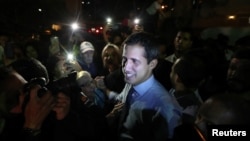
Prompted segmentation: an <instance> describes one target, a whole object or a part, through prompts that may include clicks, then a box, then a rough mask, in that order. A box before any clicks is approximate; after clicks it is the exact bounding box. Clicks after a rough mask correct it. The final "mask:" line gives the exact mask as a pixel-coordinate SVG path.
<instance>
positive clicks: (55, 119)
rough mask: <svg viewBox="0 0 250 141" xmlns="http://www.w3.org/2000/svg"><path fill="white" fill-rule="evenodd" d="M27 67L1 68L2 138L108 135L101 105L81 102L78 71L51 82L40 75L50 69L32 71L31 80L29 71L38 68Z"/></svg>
mask: <svg viewBox="0 0 250 141" xmlns="http://www.w3.org/2000/svg"><path fill="white" fill-rule="evenodd" d="M33 67H35V66H34V65H33ZM36 67H39V65H37V66H36ZM23 69H24V70H20V68H19V70H18V69H17V66H15V67H12V66H9V67H8V68H7V67H4V68H1V69H0V84H1V86H0V90H1V91H0V97H1V98H0V100H1V102H0V103H1V104H0V118H1V120H0V125H1V126H0V131H1V132H0V140H2V141H5V140H14V139H19V140H24V141H27V140H55V141H56V140H64V139H66V140H83V139H85V140H92V139H98V140H101V139H103V138H104V135H102V133H100V131H98V130H103V128H105V121H104V119H105V117H104V115H103V116H102V113H101V111H100V110H99V109H98V108H96V107H95V106H92V105H91V104H89V103H86V104H88V105H86V104H85V103H83V102H82V101H81V99H80V97H81V91H80V90H79V89H77V88H78V85H77V84H76V82H75V81H76V80H75V77H74V75H73V74H74V73H72V74H71V75H69V76H67V77H63V78H60V79H58V80H55V81H52V80H51V81H50V82H48V83H47V82H43V81H46V80H45V79H41V77H42V76H41V75H39V74H41V73H39V71H46V69H45V70H37V69H36V70H37V71H36V73H35V74H30V75H31V76H33V77H34V78H33V79H31V80H29V82H27V81H26V80H25V79H24V78H23V76H25V72H26V74H27V73H29V72H30V71H28V70H35V69H34V68H33V69H32V67H27V66H26V67H25V68H23ZM16 70H18V72H22V74H19V73H17V72H16ZM25 70H26V71H25ZM31 76H30V77H31ZM26 78H28V77H26ZM102 117H103V118H102Z"/></svg>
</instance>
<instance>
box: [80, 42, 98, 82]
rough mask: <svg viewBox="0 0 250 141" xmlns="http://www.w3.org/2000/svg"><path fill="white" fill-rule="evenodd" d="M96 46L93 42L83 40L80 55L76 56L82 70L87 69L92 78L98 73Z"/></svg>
mask: <svg viewBox="0 0 250 141" xmlns="http://www.w3.org/2000/svg"><path fill="white" fill-rule="evenodd" d="M94 54H95V48H94V46H93V44H92V43H91V42H88V41H83V42H82V43H81V45H80V53H79V56H77V57H76V59H77V62H78V64H79V65H80V66H81V68H82V70H86V71H88V72H89V73H90V74H91V77H92V78H95V77H96V76H97V75H98V71H99V70H98V68H97V63H96V62H95V61H96V60H95V58H94Z"/></svg>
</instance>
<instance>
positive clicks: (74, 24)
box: [71, 23, 79, 30]
mask: <svg viewBox="0 0 250 141" xmlns="http://www.w3.org/2000/svg"><path fill="white" fill-rule="evenodd" d="M71 28H72V29H73V30H77V29H78V28H79V26H78V24H77V23H73V24H71Z"/></svg>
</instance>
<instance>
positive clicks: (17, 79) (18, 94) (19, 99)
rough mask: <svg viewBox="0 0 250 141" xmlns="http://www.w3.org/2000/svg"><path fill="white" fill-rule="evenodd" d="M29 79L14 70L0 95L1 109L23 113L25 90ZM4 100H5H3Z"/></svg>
mask: <svg viewBox="0 0 250 141" xmlns="http://www.w3.org/2000/svg"><path fill="white" fill-rule="evenodd" d="M26 83H27V81H26V80H25V79H24V78H23V77H22V76H20V75H19V74H18V73H15V72H13V73H12V74H11V76H10V77H9V78H8V80H6V81H5V84H4V90H3V91H4V93H3V94H2V95H1V96H0V99H1V100H0V102H1V104H0V109H1V110H5V111H6V112H8V113H15V114H18V113H21V112H22V105H23V101H24V97H25V93H24V91H23V87H24V85H25V84H26ZM2 100H3V101H2Z"/></svg>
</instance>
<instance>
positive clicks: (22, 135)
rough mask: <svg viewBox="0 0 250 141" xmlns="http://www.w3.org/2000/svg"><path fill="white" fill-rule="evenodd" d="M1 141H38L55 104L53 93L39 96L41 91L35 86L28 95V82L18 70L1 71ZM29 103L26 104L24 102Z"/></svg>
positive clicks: (2, 68)
mask: <svg viewBox="0 0 250 141" xmlns="http://www.w3.org/2000/svg"><path fill="white" fill-rule="evenodd" d="M0 78H1V79H0V84H1V85H0V97H1V98H0V99H1V102H0V103H1V106H0V117H1V118H2V120H1V126H2V127H1V128H2V129H1V130H0V131H1V132H0V140H1V141H5V140H14V139H19V140H24V141H28V140H35V139H37V138H39V136H40V133H41V128H42V125H43V123H44V121H45V119H46V118H47V116H48V115H49V113H50V112H51V111H52V109H53V107H54V106H55V104H56V102H55V99H54V97H53V96H52V94H51V92H50V91H46V92H44V93H43V96H42V97H38V95H37V92H38V90H39V89H40V88H41V86H39V85H33V86H32V87H31V88H30V89H29V94H28V95H27V93H25V91H24V89H23V88H24V85H25V84H26V83H27V81H26V80H24V78H23V77H22V76H21V75H20V74H18V73H17V72H16V71H14V70H12V69H9V68H7V67H1V68H0ZM27 97H28V98H29V101H28V102H27V104H26V105H24V99H25V98H27Z"/></svg>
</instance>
